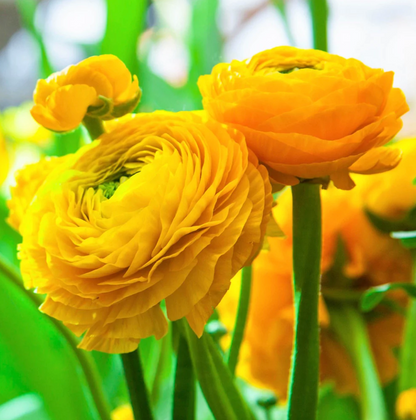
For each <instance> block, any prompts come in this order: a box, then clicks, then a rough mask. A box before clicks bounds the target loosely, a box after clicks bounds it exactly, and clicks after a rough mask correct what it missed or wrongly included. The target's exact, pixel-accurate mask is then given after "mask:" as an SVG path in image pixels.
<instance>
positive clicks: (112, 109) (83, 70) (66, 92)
mask: <svg viewBox="0 0 416 420" xmlns="http://www.w3.org/2000/svg"><path fill="white" fill-rule="evenodd" d="M140 96H141V90H140V88H139V82H138V80H137V77H136V76H133V81H132V78H131V74H130V72H129V70H128V69H127V67H126V66H125V65H124V63H123V62H122V61H121V60H119V59H118V58H117V57H115V56H113V55H101V56H96V57H90V58H87V59H86V60H84V61H81V62H80V63H78V64H76V65H73V66H69V67H67V68H66V69H64V70H63V71H61V72H58V73H54V74H52V75H51V76H49V77H48V78H47V79H46V80H43V79H42V80H39V81H38V83H37V85H36V89H35V92H34V95H33V100H34V102H35V106H34V107H33V108H32V110H31V113H32V116H33V118H34V119H35V120H36V121H37V122H38V123H39V124H41V125H43V126H44V127H46V128H48V129H50V130H53V131H70V130H73V129H75V128H76V127H77V126H78V125H79V124H80V123H81V122H82V120H83V119H84V117H85V116H86V115H89V116H93V117H97V118H101V119H104V120H108V119H112V118H118V117H121V116H122V115H124V114H127V113H129V112H131V111H133V109H134V108H135V107H136V105H137V103H138V102H139V100H140Z"/></svg>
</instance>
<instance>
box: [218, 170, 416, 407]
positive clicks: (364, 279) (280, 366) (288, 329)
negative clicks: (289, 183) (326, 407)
mask: <svg viewBox="0 0 416 420" xmlns="http://www.w3.org/2000/svg"><path fill="white" fill-rule="evenodd" d="M393 174H394V171H392V173H390V172H389V173H386V174H385V177H386V178H387V177H388V175H393ZM390 193H392V192H390ZM351 194H352V195H351ZM357 195H358V194H357ZM357 195H356V194H355V192H354V193H351V192H348V193H347V192H345V191H340V190H336V189H335V188H329V189H328V190H327V191H322V208H323V252H322V254H323V255H322V263H321V265H322V267H321V268H322V272H323V277H322V296H321V301H320V308H319V322H320V326H321V365H320V369H321V380H322V381H324V382H331V383H333V384H334V385H335V388H336V390H337V391H338V392H340V393H354V394H358V392H359V390H358V383H357V379H356V376H355V373H354V367H353V364H352V361H351V360H350V357H349V355H348V353H347V351H346V349H345V348H344V346H343V345H342V343H341V342H340V341H339V340H338V338H337V336H336V332H334V330H333V328H332V326H331V319H330V316H329V314H328V312H327V309H326V304H327V303H328V302H330V301H331V300H332V302H333V299H335V297H334V294H337V295H338V297H337V298H339V297H341V299H342V298H343V296H348V294H349V293H351V292H360V291H363V290H365V289H366V288H368V287H370V286H375V285H380V284H384V283H389V282H408V281H410V280H411V257H410V253H409V251H407V250H405V249H404V248H403V247H402V246H401V245H400V243H399V242H398V241H396V240H394V239H392V238H390V237H389V236H388V235H386V234H382V233H380V232H379V231H377V230H376V229H375V228H374V227H373V226H372V225H371V224H370V222H369V221H368V220H367V218H366V216H365V214H364V212H363V209H362V204H363V203H362V201H361V200H360V199H357ZM274 216H275V218H276V221H277V222H278V223H279V225H280V226H281V228H282V229H283V231H284V232H285V233H286V235H287V237H286V238H285V239H283V240H282V239H278V238H268V241H269V244H270V251H269V252H264V251H263V252H261V254H260V255H259V256H258V257H257V258H256V259H255V261H254V264H253V284H252V298H251V301H250V312H249V318H248V324H247V330H246V333H245V339H244V342H243V346H242V356H241V363H240V364H239V366H238V368H237V369H238V370H237V372H238V373H239V375H241V376H242V377H243V378H245V379H247V380H249V381H251V382H253V383H254V384H256V385H259V386H261V387H267V388H269V389H272V390H274V391H275V392H276V394H277V395H278V396H279V397H280V398H282V399H284V398H286V393H287V384H288V378H289V371H290V363H291V354H292V345H293V326H294V307H293V295H292V267H291V261H292V234H291V224H292V221H291V195H290V192H289V191H287V192H285V193H284V194H282V196H281V197H280V198H279V205H278V206H276V207H275V209H274ZM339 238H340V239H341V240H342V241H343V243H344V245H345V248H346V254H347V255H346V256H347V259H346V262H345V264H344V265H343V266H342V275H341V276H339V275H336V274H334V272H333V271H331V268H332V266H333V264H334V258H335V253H336V251H337V244H339ZM238 283H239V282H238V281H234V280H233V281H232V285H231V289H230V291H229V292H228V293H227V294H226V296H225V297H224V299H223V301H222V302H221V304H220V305H219V307H218V310H219V313H220V315H221V319H222V320H223V322H224V323H225V324H226V326H227V328H229V329H232V328H233V326H234V324H233V323H234V320H233V316H234V314H235V308H236V305H237V301H238V293H239V290H238V289H239V284H238ZM392 297H394V298H395V299H397V302H398V303H399V304H405V301H404V300H403V296H402V294H401V293H398V294H397V295H392ZM337 302H338V303H337V304H340V302H339V301H337ZM357 304H358V302H357ZM374 311H375V312H374V315H376V316H373V317H372V318H369V320H368V322H367V331H368V335H369V339H370V342H371V345H372V349H373V352H374V356H375V361H376V365H377V368H378V373H379V376H380V379H381V381H382V382H383V383H387V382H389V381H390V380H392V379H393V378H394V377H395V375H396V374H397V369H398V364H397V360H396V358H395V356H394V352H393V350H394V348H396V347H398V346H399V345H400V341H401V330H402V326H403V317H402V316H401V315H398V314H396V313H394V312H391V311H389V310H386V308H383V307H382V306H380V307H377V308H376V309H375V310H374Z"/></svg>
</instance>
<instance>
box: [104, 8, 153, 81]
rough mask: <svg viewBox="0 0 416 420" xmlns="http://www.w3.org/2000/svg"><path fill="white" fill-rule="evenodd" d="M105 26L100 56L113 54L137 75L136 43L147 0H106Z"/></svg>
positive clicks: (142, 25)
mask: <svg viewBox="0 0 416 420" xmlns="http://www.w3.org/2000/svg"><path fill="white" fill-rule="evenodd" d="M106 3H107V26H106V30H105V35H104V38H103V40H102V43H101V54H114V55H115V56H117V57H118V58H119V59H120V60H121V61H123V62H124V64H125V65H126V66H127V68H128V69H129V70H130V72H131V73H132V74H138V70H139V68H138V59H137V43H138V40H139V37H140V34H141V33H142V31H143V29H144V27H145V20H146V11H147V0H124V1H120V0H107V1H106Z"/></svg>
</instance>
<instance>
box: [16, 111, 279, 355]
mask: <svg viewBox="0 0 416 420" xmlns="http://www.w3.org/2000/svg"><path fill="white" fill-rule="evenodd" d="M271 205H272V196H271V186H270V183H269V180H268V176H267V170H266V169H265V168H264V167H263V166H261V165H259V164H258V161H257V158H256V157H255V156H254V154H252V153H251V152H250V151H249V150H248V149H247V146H246V144H245V141H244V138H243V136H242V135H241V134H240V133H238V132H236V131H235V130H232V129H225V128H223V127H222V126H221V125H220V124H218V123H215V122H207V123H204V122H202V120H201V119H200V117H198V116H196V115H195V114H193V113H179V114H172V113H167V112H158V113H154V114H140V115H137V116H135V117H134V118H132V119H130V120H128V121H126V122H122V123H120V125H119V126H118V127H114V128H113V129H112V131H111V132H109V133H107V134H104V135H102V136H101V137H100V140H98V141H95V142H93V143H92V144H91V145H88V146H85V147H83V148H82V149H80V150H79V151H78V152H77V153H76V154H75V155H72V156H69V157H68V158H67V159H66V160H65V161H64V162H63V163H62V164H61V165H59V166H58V167H57V168H55V170H54V171H53V172H52V173H51V174H50V175H49V176H48V177H47V179H46V181H45V182H44V184H43V185H42V186H41V188H40V189H39V190H38V191H37V194H36V196H35V199H34V200H33V201H32V203H31V205H30V207H29V209H28V211H27V214H26V216H25V217H24V219H23V223H22V224H21V227H20V231H21V233H22V236H23V242H22V244H21V260H22V261H21V270H22V275H23V278H24V281H25V284H26V286H27V287H36V290H37V292H38V293H44V294H46V295H47V297H46V299H45V302H44V304H43V305H42V307H41V310H42V311H43V312H45V313H47V314H48V315H50V316H53V317H55V318H57V319H59V320H62V321H63V323H64V324H65V325H66V326H67V327H68V328H70V329H71V330H72V331H73V332H74V333H76V334H78V335H80V334H84V333H85V335H84V337H83V340H82V341H81V343H80V347H81V348H84V349H87V350H92V349H94V350H99V351H104V352H108V353H124V352H130V351H133V350H134V349H136V348H137V345H138V343H139V341H140V339H141V338H144V337H148V336H150V335H155V336H156V338H160V337H162V336H163V335H164V334H166V331H167V322H166V319H165V315H164V313H163V311H162V309H161V306H160V303H161V301H162V300H165V304H166V313H167V317H168V318H169V319H170V320H177V319H180V318H183V317H186V318H187V321H188V323H189V325H190V326H191V328H192V329H193V330H194V331H195V333H196V334H198V335H201V334H202V332H203V328H204V325H205V323H206V321H207V320H208V318H209V317H210V315H211V314H212V311H213V308H214V307H216V306H217V305H218V303H219V301H220V300H221V299H222V297H223V295H224V293H225V292H226V291H227V290H228V288H229V285H230V280H231V278H232V277H233V275H235V273H236V272H237V271H238V270H239V269H240V268H241V267H242V266H243V265H245V264H248V263H249V262H250V260H251V259H252V258H253V257H254V255H255V254H256V252H257V251H258V248H259V246H260V243H261V241H262V238H263V235H264V233H265V230H266V225H267V222H268V220H269V215H270V210H271Z"/></svg>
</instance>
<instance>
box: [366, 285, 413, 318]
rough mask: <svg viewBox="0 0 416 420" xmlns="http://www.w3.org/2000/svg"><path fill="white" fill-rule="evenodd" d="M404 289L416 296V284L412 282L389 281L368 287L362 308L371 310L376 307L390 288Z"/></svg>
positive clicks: (367, 310)
mask: <svg viewBox="0 0 416 420" xmlns="http://www.w3.org/2000/svg"><path fill="white" fill-rule="evenodd" d="M398 289H399V290H404V291H405V292H406V293H407V294H408V295H409V296H412V297H414V298H416V285H414V284H412V283H387V284H383V285H381V286H375V287H371V288H370V289H368V290H367V291H366V292H365V293H364V294H363V296H362V297H361V302H360V304H361V309H362V310H363V311H364V312H369V311H371V310H372V309H374V308H375V307H376V306H377V305H378V304H379V303H380V302H381V301H382V300H383V299H384V298H385V296H386V293H387V292H389V291H390V290H398Z"/></svg>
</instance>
